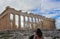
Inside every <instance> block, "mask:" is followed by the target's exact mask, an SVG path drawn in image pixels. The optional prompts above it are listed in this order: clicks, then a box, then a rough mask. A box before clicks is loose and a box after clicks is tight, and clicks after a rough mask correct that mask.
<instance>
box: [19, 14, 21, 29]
mask: <svg viewBox="0 0 60 39" xmlns="http://www.w3.org/2000/svg"><path fill="white" fill-rule="evenodd" d="M18 16H19V18H18V29H21V19H20V15H18Z"/></svg>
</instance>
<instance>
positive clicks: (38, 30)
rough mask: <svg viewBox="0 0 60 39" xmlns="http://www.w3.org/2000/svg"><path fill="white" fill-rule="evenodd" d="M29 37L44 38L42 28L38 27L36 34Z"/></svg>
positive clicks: (32, 38) (31, 38) (33, 38)
mask: <svg viewBox="0 0 60 39" xmlns="http://www.w3.org/2000/svg"><path fill="white" fill-rule="evenodd" d="M29 39H43V35H42V32H41V30H40V29H39V28H38V29H36V31H35V32H34V34H33V35H32V36H30V38H29Z"/></svg>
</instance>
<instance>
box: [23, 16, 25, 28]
mask: <svg viewBox="0 0 60 39" xmlns="http://www.w3.org/2000/svg"><path fill="white" fill-rule="evenodd" d="M23 18H24V19H23V21H24V28H25V16H23Z"/></svg>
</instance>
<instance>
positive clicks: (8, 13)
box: [0, 6, 56, 30]
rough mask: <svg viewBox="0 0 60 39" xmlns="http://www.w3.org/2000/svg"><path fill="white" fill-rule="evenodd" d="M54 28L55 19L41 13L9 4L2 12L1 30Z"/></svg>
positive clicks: (0, 18) (0, 19)
mask: <svg viewBox="0 0 60 39" xmlns="http://www.w3.org/2000/svg"><path fill="white" fill-rule="evenodd" d="M36 28H40V29H41V30H53V29H56V27H55V20H54V19H51V18H46V17H44V16H41V15H37V14H33V13H27V12H22V11H21V10H19V11H17V10H15V9H13V8H10V7H9V6H8V7H7V8H6V10H4V12H2V13H1V14H0V30H16V29H18V30H20V29H23V30H26V29H29V30H30V29H33V30H34V29H36Z"/></svg>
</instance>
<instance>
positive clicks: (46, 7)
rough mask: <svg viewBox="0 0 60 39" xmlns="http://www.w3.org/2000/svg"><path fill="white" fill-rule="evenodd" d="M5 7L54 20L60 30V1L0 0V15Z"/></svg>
mask: <svg viewBox="0 0 60 39" xmlns="http://www.w3.org/2000/svg"><path fill="white" fill-rule="evenodd" d="M6 6H10V7H12V8H15V9H16V10H25V11H27V12H33V13H35V14H40V15H42V16H45V17H47V18H54V19H56V27H57V29H60V0H0V13H1V12H3V10H4V9H5V7H6Z"/></svg>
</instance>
